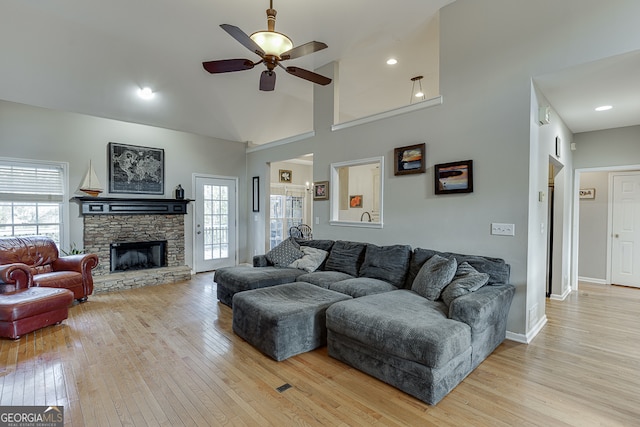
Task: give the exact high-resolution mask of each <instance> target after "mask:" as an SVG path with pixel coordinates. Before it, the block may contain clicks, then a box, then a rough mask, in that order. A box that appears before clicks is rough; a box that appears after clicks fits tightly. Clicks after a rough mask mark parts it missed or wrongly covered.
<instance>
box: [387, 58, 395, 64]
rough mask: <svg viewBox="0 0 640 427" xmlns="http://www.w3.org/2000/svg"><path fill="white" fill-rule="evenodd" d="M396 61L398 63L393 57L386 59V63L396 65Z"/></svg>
mask: <svg viewBox="0 0 640 427" xmlns="http://www.w3.org/2000/svg"><path fill="white" fill-rule="evenodd" d="M397 63H398V60H397V59H395V58H389V59H387V65H396V64H397Z"/></svg>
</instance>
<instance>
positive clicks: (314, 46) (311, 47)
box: [280, 41, 328, 61]
mask: <svg viewBox="0 0 640 427" xmlns="http://www.w3.org/2000/svg"><path fill="white" fill-rule="evenodd" d="M327 47H328V46H327V45H326V44H325V43H322V42H316V41H313V42H309V43H305V44H303V45H300V46H296V47H294V48H293V49H291V50H288V51H286V52H284V53H283V54H282V55H280V59H281V60H282V61H284V60H285V59H295V58H300V57H301V56H305V55H309V54H310V53H313V52H317V51H319V50H322V49H326V48H327Z"/></svg>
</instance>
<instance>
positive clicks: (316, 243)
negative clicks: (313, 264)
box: [296, 239, 334, 252]
mask: <svg viewBox="0 0 640 427" xmlns="http://www.w3.org/2000/svg"><path fill="white" fill-rule="evenodd" d="M296 242H298V244H299V245H300V246H301V247H302V246H308V247H310V248H316V249H322V250H323V251H327V252H329V251H330V250H331V247H332V246H333V243H334V242H333V240H302V239H296Z"/></svg>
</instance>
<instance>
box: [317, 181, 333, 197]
mask: <svg viewBox="0 0 640 427" xmlns="http://www.w3.org/2000/svg"><path fill="white" fill-rule="evenodd" d="M328 199H329V181H320V182H314V183H313V200H328Z"/></svg>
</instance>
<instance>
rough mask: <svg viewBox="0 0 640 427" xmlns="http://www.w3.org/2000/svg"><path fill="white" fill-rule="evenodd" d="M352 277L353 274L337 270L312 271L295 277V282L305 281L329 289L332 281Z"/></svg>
mask: <svg viewBox="0 0 640 427" xmlns="http://www.w3.org/2000/svg"><path fill="white" fill-rule="evenodd" d="M347 279H354V277H353V276H351V275H349V274H347V273H341V272H339V271H314V272H313V273H303V274H301V275H300V276H298V278H297V279H296V282H307V283H311V284H313V285H316V286H320V287H321V288H324V289H329V286H330V285H331V284H332V283H336V282H340V281H342V280H347Z"/></svg>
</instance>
